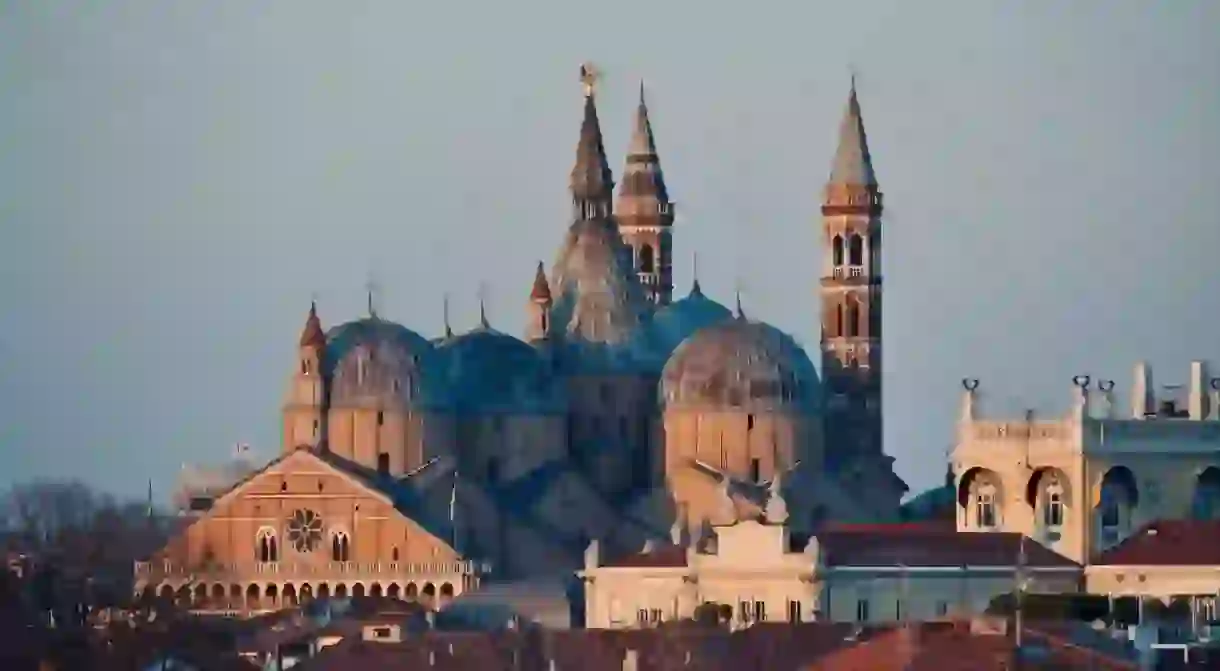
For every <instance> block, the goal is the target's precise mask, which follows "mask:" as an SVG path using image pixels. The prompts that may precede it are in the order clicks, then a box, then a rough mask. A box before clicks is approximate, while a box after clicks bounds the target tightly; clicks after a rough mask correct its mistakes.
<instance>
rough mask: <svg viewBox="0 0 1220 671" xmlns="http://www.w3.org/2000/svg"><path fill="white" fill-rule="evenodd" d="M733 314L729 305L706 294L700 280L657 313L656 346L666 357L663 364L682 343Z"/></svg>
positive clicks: (654, 336)
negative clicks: (687, 292) (684, 296)
mask: <svg viewBox="0 0 1220 671" xmlns="http://www.w3.org/2000/svg"><path fill="white" fill-rule="evenodd" d="M732 316H733V313H732V312H730V311H729V309H728V308H726V307H725V306H723V305H721V304H720V303H718V302H716V301H714V300H712V299H711V298H708V297H707V296H705V295H704V294H703V291H702V290H701V289H700V288H699V283H698V282H695V285H694V286H693V287H691V291H690V294H688V295H687V296H686V298H683V299H681V300H679V301H675V302H673V303H670V304H669V305H666V306H665V307H663V308H661V309H659V310H657V311H656V312H655V313H653V316H652V326H651V330H652V333H653V346H654V347H655V348H656V350H657V354H658V355H659V356H660V357H662V365H663V364H664V362H665V361H666V360H668V359H669V357H670V355H671V354H673V353H674V350H676V349H678V345H681V344H682V341H683V340H686V339H687V338H688V337H690V336H691V334H693V333H694V332H695V331H698V330H699V329H701V328H705V327H707V326H712V325H713V324H718V323H720V322H723V321H727V320H729V319H730V318H732Z"/></svg>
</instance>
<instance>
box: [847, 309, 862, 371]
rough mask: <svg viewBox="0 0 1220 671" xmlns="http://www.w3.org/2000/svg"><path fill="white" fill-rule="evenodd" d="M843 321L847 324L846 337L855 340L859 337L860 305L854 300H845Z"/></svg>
mask: <svg viewBox="0 0 1220 671" xmlns="http://www.w3.org/2000/svg"><path fill="white" fill-rule="evenodd" d="M844 319H845V321H846V322H847V337H849V338H855V337H856V336H858V335H860V303H859V302H857V301H856V299H855V298H848V299H847V314H846V316H845V317H844ZM852 360H853V361H854V360H855V358H854V357H853V358H852Z"/></svg>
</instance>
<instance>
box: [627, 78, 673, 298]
mask: <svg viewBox="0 0 1220 671" xmlns="http://www.w3.org/2000/svg"><path fill="white" fill-rule="evenodd" d="M614 216H615V218H616V219H617V220H618V230H619V234H620V235H621V236H622V238H623V242H625V243H627V246H628V247H631V250H632V256H633V257H634V259H633V264H632V265H633V266H634V267H635V270H636V275H637V276H638V277H639V278H640V284H642V285H643V286H644V291H645V292H646V293H647V295H648V298H649V300H651V301H652V302H653V303H654V304H656V305H668V304H669V303H670V301H672V300H673V295H674V279H673V267H672V264H673V232H672V227H673V223H674V204H673V203H672V202H670V200H669V190H668V189H667V188H666V187H665V175H664V173H662V172H661V158H660V157H659V156H658V155H657V143H656V139H655V138H654V137H653V134H652V122H651V121H649V119H648V104H647V103H646V102H645V101H644V84H643V83H642V82H641V83H640V104H639V106H638V107H637V108H636V113H635V127H634V129H633V130H632V133H631V145H630V147H628V149H627V165H626V167H625V168H624V169H623V181H622V183H621V184H619V192H618V202H617V203H615V208H614Z"/></svg>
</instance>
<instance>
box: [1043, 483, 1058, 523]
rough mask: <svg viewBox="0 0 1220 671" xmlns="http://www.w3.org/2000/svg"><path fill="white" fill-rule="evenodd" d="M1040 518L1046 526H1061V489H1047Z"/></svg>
mask: <svg viewBox="0 0 1220 671" xmlns="http://www.w3.org/2000/svg"><path fill="white" fill-rule="evenodd" d="M1042 518H1043V519H1042V521H1043V522H1044V523H1045V524H1046V526H1048V527H1061V526H1063V493H1062V492H1061V491H1059V490H1056V489H1050V490H1048V491H1047V493H1046V503H1045V505H1044V506H1043V510H1042Z"/></svg>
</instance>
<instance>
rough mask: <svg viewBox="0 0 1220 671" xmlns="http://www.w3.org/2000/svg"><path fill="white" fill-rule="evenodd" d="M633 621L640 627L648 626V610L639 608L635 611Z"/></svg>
mask: <svg viewBox="0 0 1220 671" xmlns="http://www.w3.org/2000/svg"><path fill="white" fill-rule="evenodd" d="M635 621H636V623H637V624H639V625H640V626H641V627H642V626H644V625H646V624H648V609H647V608H640V609H639V610H637V611H635Z"/></svg>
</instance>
